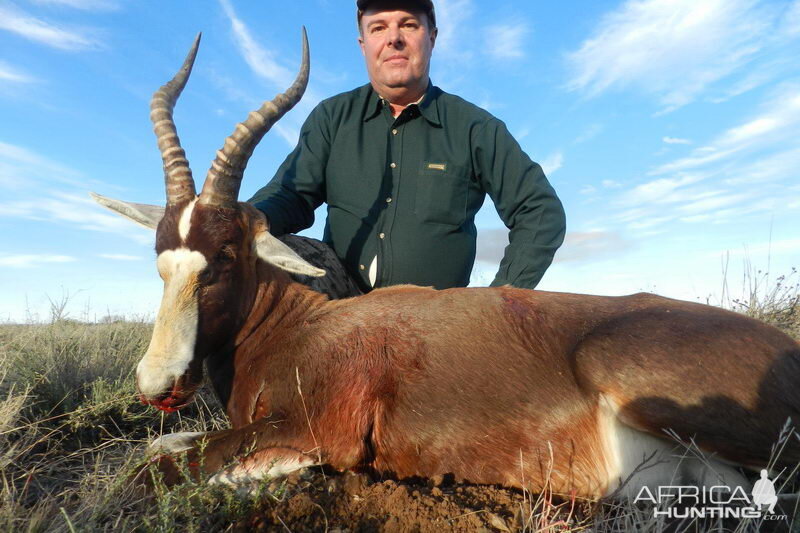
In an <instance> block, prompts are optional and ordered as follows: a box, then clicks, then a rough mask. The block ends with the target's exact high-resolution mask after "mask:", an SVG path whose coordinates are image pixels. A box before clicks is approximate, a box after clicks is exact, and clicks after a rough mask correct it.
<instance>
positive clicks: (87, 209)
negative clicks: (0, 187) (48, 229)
mask: <svg viewBox="0 0 800 533" xmlns="http://www.w3.org/2000/svg"><path fill="white" fill-rule="evenodd" d="M1 216H6V217H15V218H24V219H28V220H37V221H45V222H54V223H59V224H63V223H69V224H70V225H72V226H74V227H77V228H79V229H83V230H88V231H97V232H101V233H114V234H117V235H121V236H124V237H125V238H128V239H131V240H133V241H135V242H137V243H139V244H150V243H151V242H153V234H152V232H150V231H148V230H145V229H144V228H138V227H137V226H136V225H135V224H133V223H132V222H130V221H128V220H125V219H123V218H122V217H120V216H117V215H114V214H112V213H110V212H106V211H105V210H104V209H103V208H101V207H100V206H98V205H97V204H96V203H95V202H94V201H92V200H91V199H89V198H88V195H86V197H85V198H84V194H82V193H77V192H76V193H72V192H61V191H57V192H52V193H46V194H44V195H42V196H41V197H39V198H36V199H27V200H24V199H21V200H16V201H9V202H5V203H0V217H1Z"/></svg>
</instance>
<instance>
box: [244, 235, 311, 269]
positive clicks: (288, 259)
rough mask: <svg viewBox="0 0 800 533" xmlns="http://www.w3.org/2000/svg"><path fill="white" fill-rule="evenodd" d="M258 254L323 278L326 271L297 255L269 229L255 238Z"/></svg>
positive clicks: (268, 259)
mask: <svg viewBox="0 0 800 533" xmlns="http://www.w3.org/2000/svg"><path fill="white" fill-rule="evenodd" d="M255 245H256V254H257V255H258V257H259V258H260V259H261V260H262V261H266V262H267V263H269V264H271V265H275V266H276V267H278V268H281V269H283V270H286V271H287V272H291V273H293V274H302V275H304V276H312V277H315V278H321V277H322V276H324V275H325V271H324V270H322V269H321V268H317V267H315V266H314V265H312V264H311V263H308V262H307V261H306V260H305V259H303V258H302V257H300V256H299V255H297V254H296V253H295V252H294V250H292V249H291V248H289V247H288V246H286V245H285V244H283V243H282V242H281V241H279V240H278V239H276V238H275V237H273V236H272V235H271V234H270V232H269V231H261V232H259V233H258V235H256V238H255Z"/></svg>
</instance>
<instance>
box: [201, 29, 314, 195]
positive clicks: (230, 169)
mask: <svg viewBox="0 0 800 533" xmlns="http://www.w3.org/2000/svg"><path fill="white" fill-rule="evenodd" d="M308 73H309V59H308V37H307V36H306V29H305V27H303V62H302V64H301V65H300V72H299V73H298V74H297V78H296V79H295V80H294V83H293V84H292V86H291V87H289V89H288V90H287V91H286V92H285V93H282V94H279V95H277V96H276V97H275V98H273V99H272V100H271V101H268V102H264V105H262V106H261V108H259V109H257V110H256V111H252V112H251V113H250V114H249V115H248V116H247V120H245V121H244V122H240V123H239V124H237V125H236V129H234V131H233V133H232V134H231V135H230V136H229V137H228V138H227V139H225V144H224V145H223V146H222V148H221V149H220V150H217V156H216V158H215V159H214V161H213V162H212V163H211V168H210V169H209V170H208V174H207V175H206V181H205V183H204V184H203V192H202V193H200V200H199V201H200V203H201V204H205V205H213V206H219V207H235V206H236V202H237V200H238V198H239V187H240V186H241V184H242V176H243V175H244V169H245V167H246V166H247V161H248V160H249V159H250V156H251V155H253V150H254V149H255V147H256V145H257V144H258V143H259V141H261V139H262V137H264V134H265V133H267V132H268V131H269V130H270V128H271V127H272V126H273V124H275V123H276V122H277V121H278V120H279V119H280V118H281V117H282V116H283V115H285V114H286V112H287V111H289V110H290V109H291V108H292V107H294V106H295V104H297V102H299V101H300V98H302V96H303V93H304V92H305V90H306V86H307V85H308Z"/></svg>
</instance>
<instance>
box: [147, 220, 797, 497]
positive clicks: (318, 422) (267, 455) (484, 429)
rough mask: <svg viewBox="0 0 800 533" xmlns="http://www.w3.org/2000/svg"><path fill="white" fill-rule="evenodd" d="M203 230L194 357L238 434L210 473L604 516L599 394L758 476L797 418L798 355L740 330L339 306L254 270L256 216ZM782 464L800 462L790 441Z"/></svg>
mask: <svg viewBox="0 0 800 533" xmlns="http://www.w3.org/2000/svg"><path fill="white" fill-rule="evenodd" d="M193 217H194V219H197V220H196V221H194V220H193V225H192V230H191V232H190V234H189V236H188V239H187V245H188V246H189V247H190V248H191V249H193V250H198V251H200V252H202V253H203V254H204V256H205V257H206V258H207V259H208V261H209V265H210V266H209V270H210V272H209V273H206V274H201V278H205V279H207V280H208V279H213V280H215V282H214V283H213V284H211V285H207V286H203V287H201V288H200V289H199V290H200V306H201V312H200V315H201V320H200V326H199V336H198V348H197V355H196V357H197V358H198V359H202V358H207V359H208V367H209V370H210V372H211V378H212V380H214V381H215V385H216V386H217V389H218V390H219V391H220V394H221V397H222V398H223V400H224V401H225V402H226V408H227V411H228V414H229V416H230V420H231V424H232V427H233V429H231V430H228V431H224V432H220V433H217V434H213V435H210V436H208V437H207V438H208V440H209V444H208V445H207V447H205V448H204V450H205V451H204V456H203V458H202V461H201V462H203V468H204V469H205V471H207V472H209V473H213V472H215V471H217V470H219V469H220V468H222V467H223V466H224V465H225V464H227V463H229V462H230V461H242V462H241V465H243V466H242V468H244V469H245V470H247V469H252V468H255V467H254V465H264V464H268V463H269V461H270V460H272V461H274V460H276V459H277V458H279V457H284V458H285V457H286V453H289V452H287V451H286V450H291V452H290V453H291V454H297V455H296V458H301V457H306V458H307V457H312V458H314V461H315V462H324V463H328V464H330V465H332V466H334V467H336V468H340V469H360V470H370V471H373V472H376V473H378V474H381V475H392V476H397V477H407V476H433V475H436V474H447V473H453V474H455V476H456V477H457V478H458V479H463V480H469V481H472V482H479V483H500V484H505V485H512V486H523V485H525V486H527V487H528V488H532V489H534V490H540V489H542V488H543V487H544V486H545V484H546V483H548V482H549V483H550V486H551V488H552V489H553V490H554V491H555V492H557V493H564V494H566V493H570V492H572V491H575V492H576V493H577V494H578V495H580V496H584V497H591V498H596V497H599V496H600V495H602V494H603V493H604V492H605V491H606V489H607V483H608V475H607V474H608V472H607V457H605V455H604V454H605V448H604V443H603V440H602V439H603V436H602V435H601V429H600V428H599V426H598V416H599V409H600V403H599V402H600V397H601V395H605V396H607V397H609V398H612V399H613V400H614V401H616V402H617V403H618V404H619V405H620V406H621V411H620V415H619V416H620V417H621V419H622V421H623V422H624V423H626V424H627V425H630V426H631V427H633V428H636V429H638V430H640V431H643V432H646V433H650V434H652V435H655V436H658V437H663V436H664V434H663V429H664V428H671V429H673V430H675V431H676V432H677V433H678V434H679V435H681V436H682V437H683V438H685V439H690V438H694V439H696V442H697V443H698V444H699V445H700V446H701V447H702V448H703V449H705V450H706V451H708V452H714V453H716V454H718V455H719V456H720V457H721V458H722V459H724V460H728V461H732V462H735V463H739V464H742V465H747V466H751V467H760V466H762V465H764V464H766V461H767V458H768V456H769V453H770V445H771V444H772V442H773V441H774V440H775V438H776V437H777V435H778V433H779V430H780V428H781V426H782V425H783V423H784V422H785V420H786V419H787V418H788V417H790V416H791V417H794V419H797V418H798V417H799V416H800V391H799V390H798V388H797V386H796V384H797V382H798V378H800V347H798V344H797V343H796V342H794V341H793V340H792V339H790V338H789V337H787V336H786V335H784V334H782V333H781V332H779V331H778V330H776V329H774V328H771V327H769V326H766V325H764V324H762V323H759V322H757V321H755V320H752V319H749V318H746V317H744V316H741V315H738V314H735V313H731V312H727V311H724V310H721V309H716V308H712V307H707V306H702V305H698V304H692V303H688V302H681V301H676V300H670V299H666V298H661V297H658V296H654V295H649V294H637V295H633V296H626V297H616V298H614V297H601V296H586V295H575V294H560V293H548V292H542V291H530V290H524V289H514V288H510V287H503V288H492V289H490V288H484V289H470V288H468V289H450V290H443V291H436V290H433V289H429V288H419V287H412V286H400V287H391V288H386V289H379V290H375V291H373V292H371V293H369V294H367V295H365V296H361V297H357V298H350V299H346V300H335V301H328V300H327V299H326V298H325V297H324V296H322V295H320V294H318V293H315V292H313V291H310V290H309V289H307V288H306V287H304V286H302V285H300V284H298V283H294V282H292V281H291V280H290V278H289V276H288V275H287V274H286V273H285V272H283V271H281V270H279V269H277V268H276V267H273V266H271V265H269V264H266V263H264V262H262V261H258V260H256V258H255V257H254V256H253V254H252V252H251V241H252V238H253V234H252V233H253V231H254V230H253V224H254V222H253V221H252V219H251V218H250V217H251V215H250V214H249V212H248V211H246V210H245V211H242V212H239V213H235V212H230V211H223V210H211V209H208V208H206V207H205V206H201V205H198V206H197V208H196V211H195V213H194V215H193ZM162 226H163V228H161V227H160V228H159V239H158V242H159V246H160V247H164V246H167V243H169V242H171V237H169V236H167V235H165V234H164V232H167V231H172V229H169V230H168V229H166V228H172V227H173V225H171V224H170V223H169V222H162ZM201 282H202V280H201ZM191 453H192V454H194V455H196V454H197V453H198V452H196V451H195V452H191ZM782 460H783V461H784V462H791V461H797V460H800V447H798V445H797V444H796V443H795V442H794V441H792V443H791V444H790V446H789V448H788V449H787V450H786V451H785V452H784V455H783V457H782ZM523 480H524V481H523Z"/></svg>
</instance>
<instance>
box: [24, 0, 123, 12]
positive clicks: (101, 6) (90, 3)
mask: <svg viewBox="0 0 800 533" xmlns="http://www.w3.org/2000/svg"><path fill="white" fill-rule="evenodd" d="M31 1H33V3H34V4H40V5H54V6H62V7H71V8H73V9H81V10H83V11H115V10H117V9H119V4H118V3H117V2H114V1H111V0H31Z"/></svg>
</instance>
